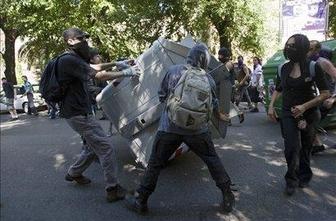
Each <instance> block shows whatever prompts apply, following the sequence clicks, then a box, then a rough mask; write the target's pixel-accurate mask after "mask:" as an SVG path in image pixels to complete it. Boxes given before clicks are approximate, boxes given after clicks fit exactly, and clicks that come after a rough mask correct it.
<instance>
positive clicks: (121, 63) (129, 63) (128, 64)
mask: <svg viewBox="0 0 336 221" xmlns="http://www.w3.org/2000/svg"><path fill="white" fill-rule="evenodd" d="M133 65H135V63H134V60H133V59H126V60H122V61H117V62H116V66H117V69H118V70H119V71H122V70H124V69H126V68H129V67H131V66H133Z"/></svg>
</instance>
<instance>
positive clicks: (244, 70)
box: [239, 65, 250, 86]
mask: <svg viewBox="0 0 336 221" xmlns="http://www.w3.org/2000/svg"><path fill="white" fill-rule="evenodd" d="M243 72H244V74H245V77H244V78H243V79H242V80H241V81H240V82H239V84H240V86H242V85H243V84H244V83H245V82H246V81H247V79H248V78H249V77H250V73H249V71H248V69H247V67H246V66H245V65H244V66H243Z"/></svg>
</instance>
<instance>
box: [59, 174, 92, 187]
mask: <svg viewBox="0 0 336 221" xmlns="http://www.w3.org/2000/svg"><path fill="white" fill-rule="evenodd" d="M65 180H66V181H69V182H72V181H75V182H76V183H78V184H80V185H85V184H89V183H91V180H90V179H89V178H87V177H85V176H83V175H80V176H76V177H73V176H70V174H68V173H67V175H66V176H65Z"/></svg>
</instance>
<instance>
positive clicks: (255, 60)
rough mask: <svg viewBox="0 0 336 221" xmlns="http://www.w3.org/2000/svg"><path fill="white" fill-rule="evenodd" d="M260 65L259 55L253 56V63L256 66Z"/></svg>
mask: <svg viewBox="0 0 336 221" xmlns="http://www.w3.org/2000/svg"><path fill="white" fill-rule="evenodd" d="M258 64H259V65H261V60H260V58H259V57H253V65H254V66H257V65H258Z"/></svg>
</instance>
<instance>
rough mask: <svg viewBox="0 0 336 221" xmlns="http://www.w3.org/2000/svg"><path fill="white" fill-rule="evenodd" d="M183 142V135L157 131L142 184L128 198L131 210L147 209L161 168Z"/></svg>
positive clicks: (144, 210) (143, 210)
mask: <svg viewBox="0 0 336 221" xmlns="http://www.w3.org/2000/svg"><path fill="white" fill-rule="evenodd" d="M181 144H182V136H181V135H178V134H172V133H166V132H163V131H158V132H157V133H156V136H155V140H154V142H153V149H152V153H151V156H150V159H149V162H148V165H147V169H146V171H145V175H144V177H143V179H142V181H141V184H140V186H139V188H138V189H137V191H136V192H135V194H134V195H132V196H129V197H128V198H127V205H128V207H129V208H130V209H131V210H134V211H135V212H137V213H145V212H146V211H147V200H148V197H149V196H150V194H152V193H153V191H154V190H155V187H156V183H157V180H158V177H159V174H160V171H161V169H162V168H163V167H164V165H165V164H166V162H167V161H168V159H169V157H170V156H171V155H172V154H173V153H174V151H175V150H176V149H177V148H178V147H179V146H180V145H181Z"/></svg>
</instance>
